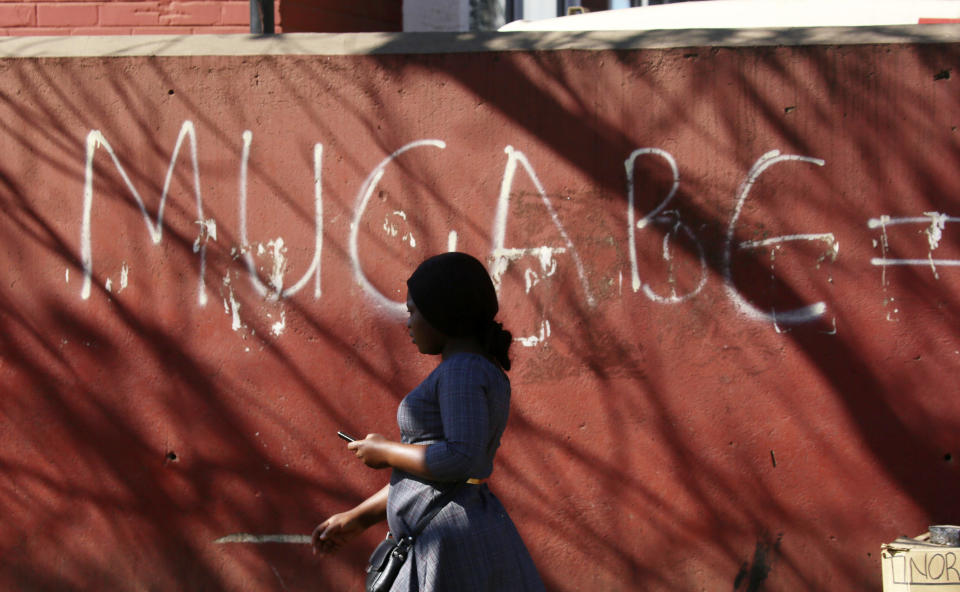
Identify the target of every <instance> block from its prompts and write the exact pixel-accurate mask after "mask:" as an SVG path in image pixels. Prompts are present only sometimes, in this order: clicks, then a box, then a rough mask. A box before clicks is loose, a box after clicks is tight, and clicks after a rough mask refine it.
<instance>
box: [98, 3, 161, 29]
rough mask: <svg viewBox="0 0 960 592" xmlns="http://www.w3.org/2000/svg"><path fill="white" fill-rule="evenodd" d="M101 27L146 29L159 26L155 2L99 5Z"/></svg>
mask: <svg viewBox="0 0 960 592" xmlns="http://www.w3.org/2000/svg"><path fill="white" fill-rule="evenodd" d="M100 24H101V25H103V26H107V27H110V26H121V27H124V26H126V27H136V26H140V27H147V26H150V25H159V24H160V9H159V6H158V3H157V2H110V3H104V4H101V5H100Z"/></svg>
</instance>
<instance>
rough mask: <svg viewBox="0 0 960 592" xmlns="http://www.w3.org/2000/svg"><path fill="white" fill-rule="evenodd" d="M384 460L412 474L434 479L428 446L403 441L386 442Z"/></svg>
mask: <svg viewBox="0 0 960 592" xmlns="http://www.w3.org/2000/svg"><path fill="white" fill-rule="evenodd" d="M384 447H385V450H384V460H386V462H387V464H388V465H390V466H391V467H393V468H395V469H400V470H401V471H404V472H406V473H410V474H411V475H416V476H417V477H423V478H425V479H432V478H433V475H431V474H430V469H429V468H428V467H427V447H426V446H423V445H420V444H403V443H401V442H389V443H384Z"/></svg>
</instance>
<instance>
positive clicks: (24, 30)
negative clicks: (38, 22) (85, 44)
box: [3, 27, 69, 37]
mask: <svg viewBox="0 0 960 592" xmlns="http://www.w3.org/2000/svg"><path fill="white" fill-rule="evenodd" d="M3 34H4V35H9V36H11V37H26V36H31V35H35V36H37V37H51V36H55V35H67V34H69V31H67V30H66V29H63V28H61V27H56V28H51V27H44V28H38V27H19V28H16V29H4V30H3Z"/></svg>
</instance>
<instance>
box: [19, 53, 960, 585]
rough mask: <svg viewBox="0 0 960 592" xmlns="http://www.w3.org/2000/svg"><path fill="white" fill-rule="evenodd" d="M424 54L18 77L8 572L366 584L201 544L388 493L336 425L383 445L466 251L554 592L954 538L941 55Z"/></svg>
mask: <svg viewBox="0 0 960 592" xmlns="http://www.w3.org/2000/svg"><path fill="white" fill-rule="evenodd" d="M405 39H407V38H405V37H399V36H398V37H393V38H386V44H385V46H384V47H382V48H381V51H382V52H383V53H382V54H380V55H332V54H331V55H288V56H235V57H231V56H195V57H148V56H147V57H123V58H118V57H109V58H107V57H103V58H100V57H94V58H45V59H11V58H7V59H3V60H0V154H2V155H3V156H2V158H0V268H2V269H3V281H2V282H0V352H2V362H0V384H2V392H3V396H2V398H0V415H2V421H0V467H2V470H0V512H2V515H3V516H4V520H3V521H2V526H0V556H2V557H3V562H2V564H0V565H2V566H0V588H2V589H16V590H63V589H73V590H105V589H141V588H143V589H159V590H201V589H204V590H209V589H223V590H347V589H357V588H358V586H359V585H360V581H361V575H362V574H361V568H362V564H363V562H364V560H365V557H366V555H367V554H368V553H369V551H370V549H371V548H372V546H373V544H374V542H375V541H376V539H377V538H378V537H380V536H382V534H383V530H382V529H380V528H377V529H373V530H371V531H370V532H369V533H368V535H367V536H366V537H365V538H364V539H363V540H362V541H361V542H360V543H358V544H356V545H355V546H353V547H352V548H351V549H349V550H347V551H346V552H344V553H343V554H342V555H340V556H337V557H333V558H328V559H324V560H321V561H318V560H316V559H314V558H313V557H312V556H311V554H310V552H309V549H308V548H307V547H306V546H305V545H301V544H287V543H271V544H251V543H217V542H216V541H217V540H218V539H220V538H221V537H224V536H228V535H238V534H242V533H249V534H257V535H276V534H283V535H297V534H299V535H305V534H308V533H309V532H310V530H311V529H312V528H313V526H314V525H315V524H316V523H317V522H318V521H319V520H320V519H321V518H323V517H324V516H326V515H328V514H330V513H332V512H337V511H340V510H343V509H346V508H348V507H350V506H351V505H352V504H354V503H356V502H358V501H359V500H361V499H362V498H363V497H364V496H365V495H367V494H369V493H370V492H372V491H374V490H375V489H376V488H377V487H378V486H380V485H382V484H383V483H384V482H385V480H386V479H387V474H386V473H384V472H376V471H372V470H368V469H365V468H364V467H362V466H358V463H357V462H356V460H355V459H354V458H352V457H351V455H350V454H348V453H347V452H346V451H345V450H344V445H343V442H341V441H340V440H338V439H337V438H336V436H335V432H336V431H337V430H338V429H342V430H345V431H348V432H354V433H357V434H363V433H365V432H374V431H377V432H383V433H386V434H388V435H396V427H395V423H394V413H395V408H396V404H397V402H398V401H399V400H400V398H401V397H402V396H403V394H404V393H405V392H406V391H407V390H408V389H410V388H411V387H413V386H414V385H415V384H416V383H417V382H418V381H419V380H420V379H421V378H422V377H424V376H425V375H426V373H427V372H428V371H429V370H430V368H431V367H432V365H433V364H434V363H435V360H433V359H428V358H424V357H422V356H418V355H417V354H416V352H415V349H414V348H413V346H412V345H411V344H410V343H409V342H408V338H407V336H406V332H405V329H404V326H403V316H402V314H398V313H397V311H398V310H399V308H400V307H401V306H402V305H401V303H402V301H403V298H404V288H403V282H404V280H405V278H406V277H407V275H408V274H409V272H410V271H411V270H412V268H413V267H414V266H415V265H416V263H417V262H418V261H419V260H421V259H422V258H424V257H425V256H427V255H429V254H432V253H436V252H438V251H442V250H445V249H446V248H447V247H448V245H449V244H450V242H451V240H454V239H455V241H456V245H457V247H458V248H460V249H462V250H467V251H470V252H472V253H475V254H477V255H478V256H480V257H484V258H486V259H487V261H488V262H489V263H490V264H491V266H492V268H494V269H496V270H497V272H498V273H501V272H502V276H500V277H501V279H502V283H501V285H500V295H501V299H502V319H503V321H504V322H505V323H506V325H507V326H508V328H510V329H511V330H512V331H513V332H514V334H515V336H516V337H517V338H518V339H522V341H518V342H517V343H516V344H515V347H514V360H515V369H514V370H513V371H512V372H511V376H512V379H513V385H514V401H513V412H512V416H511V422H510V426H509V429H508V431H507V433H506V436H505V438H504V441H503V447H502V451H501V454H500V455H499V456H498V460H497V466H496V470H495V472H494V475H493V478H492V480H491V487H492V488H493V490H494V491H495V492H496V493H497V494H498V495H499V496H500V497H501V498H502V499H503V500H504V502H505V504H506V506H507V507H508V508H509V509H510V511H511V513H512V515H513V516H514V518H515V520H516V522H517V523H518V526H519V528H520V530H521V531H522V533H523V535H524V536H525V539H526V540H527V542H528V545H529V547H530V550H531V552H532V554H533V556H534V558H535V559H536V561H537V562H538V564H539V566H540V568H541V570H542V573H543V576H544V578H545V580H546V581H547V583H548V588H549V589H550V590H562V591H582V590H603V591H610V592H615V591H626V590H637V589H644V590H731V589H733V590H737V591H742V590H760V589H763V590H779V591H795V590H879V589H880V562H879V550H880V544H881V543H883V542H886V541H889V540H892V539H893V538H895V537H896V536H898V535H900V534H911V535H912V534H917V533H919V532H923V531H924V530H926V527H927V525H928V524H931V523H956V522H957V521H960V513H958V509H957V504H956V500H957V498H958V495H960V486H958V483H960V479H958V470H960V469H958V463H957V458H958V455H960V435H958V434H960V432H958V430H957V425H958V423H960V398H958V397H957V394H958V388H957V376H958V369H960V329H958V327H960V323H958V318H957V317H958V311H960V302H958V293H960V269H958V267H957V266H956V264H957V262H958V261H960V238H958V237H960V234H958V226H957V222H958V217H960V202H958V199H957V196H958V195H960V172H958V171H960V167H958V164H960V131H958V126H960V92H958V90H957V84H958V80H957V79H958V77H957V74H956V73H957V71H958V66H960V45H957V44H956V43H933V44H927V43H922V44H921V43H917V44H910V43H903V44H888V45H843V44H833V45H824V46H794V47H791V46H762V47H750V48H745V47H740V48H723V47H695V48H690V47H684V48H676V49H622V50H598V51H571V50H554V51H502V52H473V53H445V54H430V55H427V54H408V53H407V54H405V53H403V52H404V51H406V50H405V49H404V48H403V44H404V40H405ZM438 39H439V38H438ZM517 39H521V37H518V38H517ZM524 39H526V38H525V37H524ZM530 39H533V38H532V37H531V38H530ZM780 41H783V40H780ZM780 41H774V42H773V43H774V45H776V44H777V43H779V42H780ZM298 43H302V40H301V41H300V42H298ZM392 52H395V53H392ZM418 143H419V144H418ZM391 155H393V156H394V157H391ZM381 173H382V174H381ZM161 217H162V222H161V221H160V218H161ZM452 233H456V234H455V236H454V235H453V234H452ZM281 241H282V242H281ZM88 278H89V284H88V283H87V279H88Z"/></svg>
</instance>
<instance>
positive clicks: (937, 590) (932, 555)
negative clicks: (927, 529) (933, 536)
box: [880, 534, 960, 592]
mask: <svg viewBox="0 0 960 592" xmlns="http://www.w3.org/2000/svg"><path fill="white" fill-rule="evenodd" d="M927 538H929V537H928V535H926V534H924V535H921V536H919V537H917V538H914V539H911V538H907V537H900V538H898V539H897V540H895V541H893V542H892V543H886V544H883V545H881V546H880V550H881V569H882V571H883V592H919V591H920V590H928V591H929V592H960V547H947V546H944V545H935V544H933V543H931V542H929V541H927V540H926V539H927Z"/></svg>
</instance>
